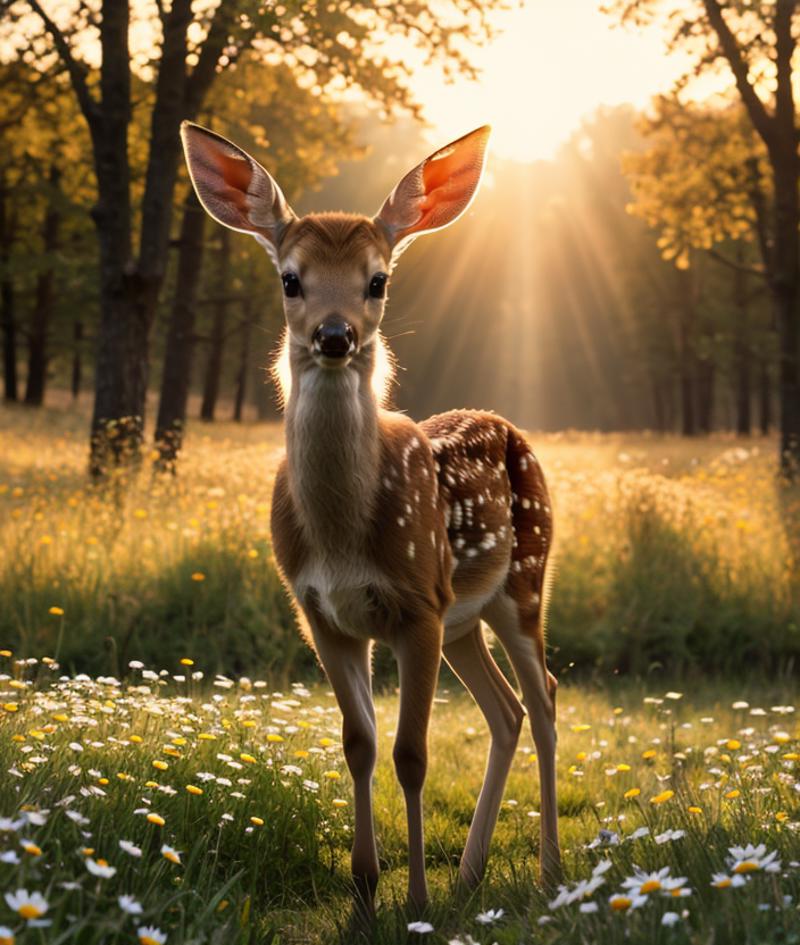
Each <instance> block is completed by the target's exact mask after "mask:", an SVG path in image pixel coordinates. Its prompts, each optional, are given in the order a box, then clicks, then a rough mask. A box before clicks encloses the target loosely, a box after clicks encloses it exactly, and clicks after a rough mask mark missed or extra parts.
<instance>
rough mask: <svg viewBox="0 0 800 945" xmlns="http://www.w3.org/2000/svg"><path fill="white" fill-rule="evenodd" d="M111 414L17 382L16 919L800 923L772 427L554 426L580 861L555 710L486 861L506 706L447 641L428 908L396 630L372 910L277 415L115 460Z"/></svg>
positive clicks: (63, 929)
mask: <svg viewBox="0 0 800 945" xmlns="http://www.w3.org/2000/svg"><path fill="white" fill-rule="evenodd" d="M85 431H86V417H85V416H83V415H82V414H81V413H80V412H77V413H76V412H71V411H67V410H60V409H50V410H47V411H25V410H9V409H3V410H2V413H1V414H0V764H2V770H3V771H4V772H5V774H4V776H3V777H2V778H1V779H0V875H1V876H2V892H3V898H2V900H0V943H2V945H8V943H14V942H19V943H23V945H24V943H29V942H30V943H45V942H46V943H68V942H75V943H81V945H99V943H101V942H102V943H104V945H105V943H107V945H115V943H122V942H137V941H138V942H139V943H140V945H162V943H164V942H167V943H169V945H176V943H181V945H188V943H198V945H199V943H201V942H209V943H220V945H221V943H225V945H227V943H248V945H251V943H252V945H255V943H259V945H260V943H271V942H272V943H287V945H289V943H317V942H320V943H327V942H331V943H334V942H341V943H350V942H356V941H359V940H362V941H364V942H373V943H376V945H384V943H385V945H389V943H396V942H405V941H409V942H431V943H435V945H443V943H450V945H458V943H461V945H473V943H479V945H493V943H498V945H511V943H517V942H542V943H550V942H553V943H555V942H564V943H568V942H569V943H572V942H587V943H589V942H592V943H594V942H602V943H606V942H608V943H615V942H620V943H621V942H623V941H624V942H643V943H644V942H647V943H651V942H653V943H656V942H664V943H673V942H675V943H682V942H696V943H700V942H703V943H705V942H710V941H713V942H715V943H727V942H731V943H734V942H735V943H737V945H740V943H745V942H752V943H757V942H758V943H760V942H781V943H783V942H785V943H791V942H800V912H798V905H799V904H800V899H799V898H798V897H800V865H799V864H798V860H800V843H798V830H800V804H799V803H798V802H799V801H800V725H799V724H798V719H797V712H796V710H795V703H796V700H797V685H796V659H797V656H798V654H799V653H800V642H799V641H798V636H799V632H798V627H799V626H800V618H799V617H798V607H799V604H798V573H797V567H796V562H797V560H798V545H797V540H798V534H800V504H798V494H797V491H796V490H794V491H793V490H792V489H791V488H789V487H787V486H785V485H782V484H781V483H779V482H777V481H776V479H775V478H774V467H775V457H774V451H775V444H774V442H773V441H772V440H770V439H752V440H736V439H733V438H728V437H724V436H715V437H712V438H709V439H707V440H702V441H700V440H698V441H693V442H687V441H685V440H681V439H679V438H668V437H667V438H665V437H651V436H645V435H639V436H633V435H602V436H601V435H587V434H561V435H547V436H536V437H534V438H532V440H533V443H534V445H535V449H536V452H537V454H538V455H539V457H540V459H541V462H542V465H543V467H544V469H545V471H546V473H547V475H548V479H549V482H550V486H551V490H552V493H553V504H554V508H555V514H556V523H557V560H558V570H557V579H556V582H555V585H554V591H553V598H552V606H551V617H550V650H551V652H550V659H551V662H552V664H553V666H554V668H555V669H556V671H557V673H558V674H559V676H560V678H561V681H562V688H561V690H560V694H559V754H558V769H559V812H560V820H561V831H562V843H563V847H564V858H565V886H564V887H563V888H562V889H561V890H560V891H559V890H551V891H545V890H543V889H542V888H541V887H540V886H539V884H538V880H537V835H538V830H537V805H538V802H537V794H538V788H537V776H536V764H535V757H534V756H533V749H532V741H531V738H530V735H529V733H528V731H527V729H526V730H524V731H523V735H522V739H521V741H520V746H519V750H518V753H517V756H516V760H515V763H514V766H513V769H512V773H511V777H510V781H509V786H508V790H507V793H506V800H505V802H504V805H503V809H502V812H501V816H500V822H499V824H498V831H497V835H496V840H495V844H494V848H493V854H492V857H491V860H490V867H489V873H488V875H487V878H486V880H485V882H484V883H483V884H482V885H481V887H480V888H479V889H478V890H477V891H476V892H475V893H473V894H471V895H467V894H466V893H464V892H463V891H460V890H459V889H458V888H457V884H456V875H457V865H458V857H459V855H460V852H461V848H462V846H463V842H464V839H465V836H466V830H467V827H468V825H469V820H470V817H471V814H472V810H473V808H474V804H475V799H476V797H477V792H478V790H479V787H480V780H481V775H482V770H483V765H484V760H485V755H486V751H487V747H488V735H487V731H486V726H485V724H484V723H483V720H482V718H481V717H480V714H479V713H478V712H477V710H476V709H475V708H474V706H473V705H472V703H471V702H470V701H469V699H468V698H467V697H466V696H465V694H464V693H463V692H462V691H461V689H460V687H459V685H458V684H457V683H456V682H455V681H454V679H453V677H452V676H451V675H450V674H449V673H448V672H447V671H446V670H445V671H443V673H442V678H441V683H440V693H439V698H438V699H437V705H436V707H435V713H434V719H433V725H432V732H431V759H432V762H431V768H430V774H429V778H428V782H427V785H426V794H425V803H426V810H427V857H428V866H429V871H430V876H429V878H430V881H431V891H432V898H431V903H430V905H429V907H428V909H427V910H426V912H425V913H424V914H423V915H421V916H417V915H410V914H408V913H407V912H406V910H405V908H404V904H403V900H404V895H405V887H404V880H405V868H404V857H405V827H404V822H405V818H404V811H403V805H402V799H401V795H400V793H399V791H398V789H397V787H396V784H395V779H394V774H393V771H392V767H391V760H390V758H391V751H390V745H391V736H392V733H393V729H394V725H395V717H396V708H397V706H396V702H397V700H396V697H395V693H394V691H393V689H394V686H393V676H392V668H391V662H390V660H389V659H388V657H387V654H386V653H384V652H378V653H377V655H376V674H377V680H378V687H379V689H380V690H382V694H381V695H380V696H379V698H378V718H379V738H380V742H379V744H380V755H381V761H380V764H379V768H378V772H377V777H376V817H377V822H378V839H379V849H380V859H381V865H382V870H383V876H382V879H381V883H380V887H379V913H378V918H377V921H376V924H375V926H374V927H373V928H372V929H370V930H369V931H368V932H367V933H362V932H361V931H359V930H357V929H356V928H354V927H351V926H350V924H349V886H348V859H349V856H348V850H349V843H350V830H351V825H352V798H351V788H350V780H349V775H348V774H347V771H346V767H345V765H344V761H343V757H342V750H341V742H340V718H339V714H338V711H337V709H336V706H335V702H334V700H333V698H332V696H331V693H330V692H329V691H328V689H327V688H326V687H325V685H324V683H323V681H322V679H321V676H320V673H319V671H318V669H317V668H316V667H315V665H314V661H313V658H312V657H311V656H310V655H309V654H308V652H307V651H306V650H305V649H304V647H303V645H302V644H301V642H300V641H299V638H298V636H297V634H296V632H295V630H294V627H293V617H292V613H291V608H290V606H289V604H288V602H287V600H286V598H285V595H284V594H283V591H282V589H281V587H280V584H279V581H278V579H277V576H276V574H275V571H274V567H273V565H272V560H271V554H270V544H269V499H270V488H271V477H272V473H273V471H274V468H275V465H276V463H277V460H278V457H279V455H280V448H281V434H280V429H279V427H278V426H277V425H272V426H264V425H261V426H254V425H253V426H251V425H244V426H237V425H232V424H231V425H228V424H215V425H213V426H207V427H201V426H195V427H193V428H192V429H191V431H190V435H189V438H188V441H187V448H186V451H185V454H184V456H183V463H182V466H181V470H180V474H179V475H178V477H177V478H174V479H173V478H171V477H154V476H153V475H152V474H151V473H150V471H149V468H148V465H147V464H145V465H144V466H143V468H142V471H141V472H140V474H139V475H138V476H135V477H133V478H130V477H128V478H125V479H120V480H119V481H116V482H112V483H111V484H109V485H106V486H105V487H104V488H102V489H98V488H96V487H93V486H91V485H89V484H88V483H87V480H86V475H85V470H86V451H85ZM499 657H500V654H498V658H499ZM415 922H416V923H421V924H416V925H415V924H414V923H415ZM409 923H411V924H412V925H411V928H409Z"/></svg>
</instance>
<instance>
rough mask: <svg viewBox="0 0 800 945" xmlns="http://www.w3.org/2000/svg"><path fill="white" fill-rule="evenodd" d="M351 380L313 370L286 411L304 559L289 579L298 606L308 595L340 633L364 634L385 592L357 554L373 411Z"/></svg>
mask: <svg viewBox="0 0 800 945" xmlns="http://www.w3.org/2000/svg"><path fill="white" fill-rule="evenodd" d="M362 380H363V379H362V378H361V377H360V376H359V374H358V373H357V372H356V371H354V370H350V369H346V370H342V371H338V370H337V371H328V370H324V369H320V368H315V369H311V370H309V371H307V372H306V373H304V374H303V376H302V377H301V378H300V383H299V384H298V385H297V393H296V395H294V394H293V397H292V400H291V401H290V405H289V410H288V412H287V459H288V462H289V463H290V465H291V472H292V475H291V481H292V482H293V486H292V495H293V498H294V501H295V505H296V508H297V509H298V512H299V517H300V522H301V525H302V528H303V532H304V534H305V537H306V541H307V545H308V557H307V559H306V561H305V563H304V565H303V567H302V568H301V570H300V572H299V573H298V574H297V575H296V576H295V577H294V579H293V580H292V585H293V590H294V592H295V594H296V596H297V598H298V600H299V601H300V602H301V603H302V604H305V602H306V601H307V600H308V598H309V594H311V593H313V595H314V597H315V599H316V603H317V605H318V606H319V608H320V610H321V611H322V613H323V615H324V616H325V618H326V619H327V620H329V621H330V622H331V623H332V624H333V625H334V626H335V627H337V628H338V629H339V630H340V631H341V632H342V633H346V634H348V635H349V636H371V635H374V633H375V631H376V627H375V623H376V620H375V618H376V616H377V614H376V610H377V608H378V606H379V600H380V598H381V596H382V595H383V593H384V592H385V591H386V589H387V588H388V586H389V585H388V580H387V578H386V577H385V575H383V574H381V573H380V571H379V570H378V569H377V568H376V567H375V565H374V564H372V563H371V562H370V561H369V559H368V557H367V555H366V554H365V551H364V549H365V544H366V539H367V535H368V532H369V529H370V527H371V524H372V514H373V510H374V501H375V495H376V492H377V488H378V470H377V466H378V455H379V444H378V429H377V410H376V405H375V403H374V399H373V397H372V393H371V391H370V390H369V385H368V384H367V385H366V389H365V387H364V385H363V383H362Z"/></svg>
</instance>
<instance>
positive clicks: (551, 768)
mask: <svg viewBox="0 0 800 945" xmlns="http://www.w3.org/2000/svg"><path fill="white" fill-rule="evenodd" d="M484 616H485V617H486V620H487V622H488V623H489V625H490V626H491V628H492V629H493V630H494V632H495V634H496V635H497V637H498V639H499V640H500V642H501V643H502V644H503V647H504V649H505V651H506V652H507V653H508V658H509V659H510V660H511V665H512V666H513V667H514V672H515V674H516V676H517V680H518V682H519V686H520V689H522V695H523V699H524V701H525V707H526V708H527V710H528V717H529V718H530V724H531V732H532V734H533V741H534V744H535V745H536V754H537V756H538V760H539V789H540V793H541V810H540V831H541V850H540V857H541V876H542V880H543V882H545V883H547V884H548V885H551V884H553V883H554V882H556V881H557V880H558V879H559V878H560V875H561V855H560V852H559V844H558V806H557V801H556V726H555V721H556V701H555V689H556V680H555V677H554V676H553V675H552V674H550V673H549V672H548V671H547V667H546V665H545V660H544V641H543V638H542V632H541V625H540V623H539V619H540V618H539V616H537V617H536V619H535V625H531V626H528V625H527V623H532V621H527V622H525V621H523V620H521V618H520V612H519V608H518V607H517V604H516V602H515V601H514V600H513V599H512V598H511V597H509V596H508V595H507V594H498V595H497V597H495V598H494V599H493V600H492V602H491V603H490V604H489V605H487V607H486V609H485V610H484Z"/></svg>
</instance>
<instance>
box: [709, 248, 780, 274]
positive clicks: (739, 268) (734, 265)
mask: <svg viewBox="0 0 800 945" xmlns="http://www.w3.org/2000/svg"><path fill="white" fill-rule="evenodd" d="M706 252H707V253H708V255H709V256H710V257H711V258H712V259H714V260H716V261H717V262H718V263H722V264H723V265H724V266H727V267H728V268H729V269H735V270H736V272H743V273H745V274H746V275H748V276H758V278H759V279H766V278H767V274H766V272H765V271H764V270H763V269H759V268H758V267H756V266H745V265H743V264H742V263H738V262H735V261H734V260H733V259H728V257H727V256H725V255H724V254H723V253H720V252H719V250H716V249H707V250H706Z"/></svg>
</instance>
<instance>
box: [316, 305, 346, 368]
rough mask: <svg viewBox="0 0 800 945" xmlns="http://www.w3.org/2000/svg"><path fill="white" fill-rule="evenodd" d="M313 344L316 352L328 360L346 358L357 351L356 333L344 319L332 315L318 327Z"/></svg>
mask: <svg viewBox="0 0 800 945" xmlns="http://www.w3.org/2000/svg"><path fill="white" fill-rule="evenodd" d="M312 344H313V346H314V351H316V352H318V353H319V354H323V355H325V357H326V358H345V357H347V355H348V354H352V353H353V350H354V349H355V344H356V333H355V331H353V327H352V326H351V325H348V324H347V322H346V321H345V320H344V319H343V318H340V317H339V316H338V315H330V316H328V318H326V319H325V321H324V322H322V324H320V325H318V326H317V330H316V331H315V332H314V337H313V338H312Z"/></svg>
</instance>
